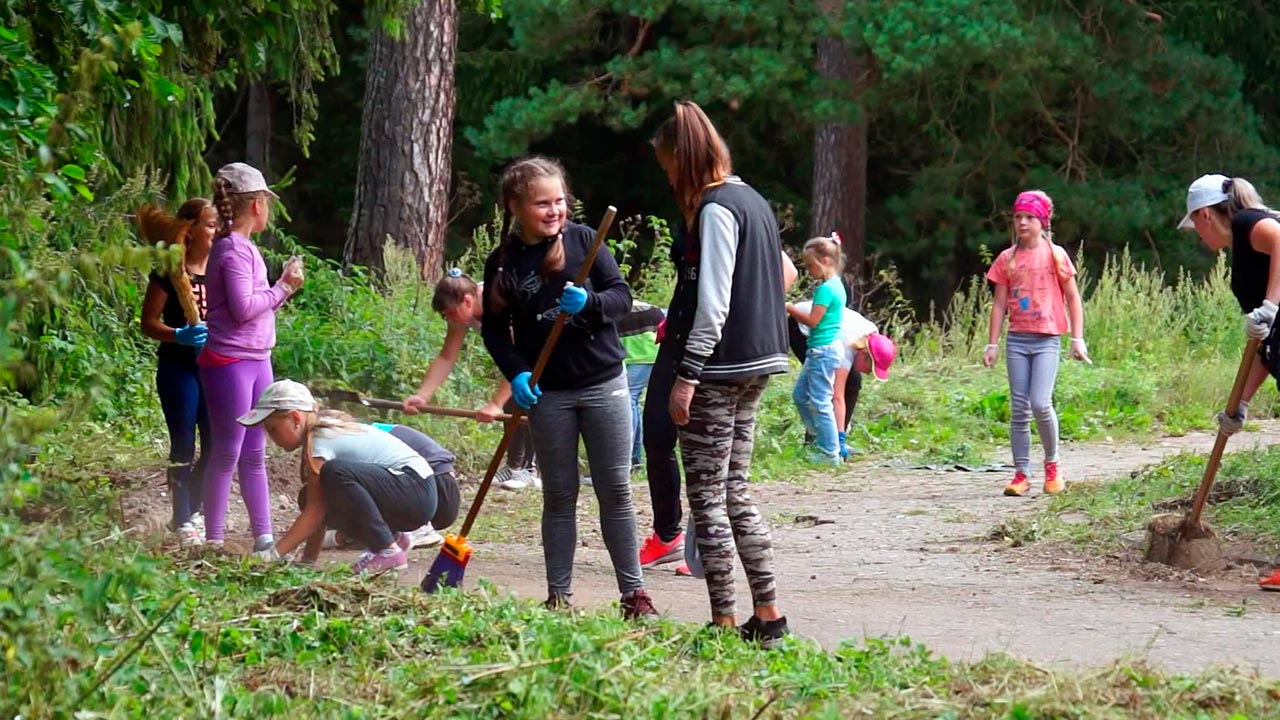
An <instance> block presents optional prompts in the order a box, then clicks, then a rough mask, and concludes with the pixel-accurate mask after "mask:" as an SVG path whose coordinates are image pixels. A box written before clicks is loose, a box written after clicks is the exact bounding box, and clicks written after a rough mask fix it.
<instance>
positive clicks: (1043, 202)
mask: <svg viewBox="0 0 1280 720" xmlns="http://www.w3.org/2000/svg"><path fill="white" fill-rule="evenodd" d="M1013 211H1014V212H1016V213H1017V212H1025V213H1030V214H1032V215H1034V216H1036V217H1037V218H1039V219H1040V222H1042V223H1044V224H1045V226H1046V227H1048V225H1049V220H1050V218H1052V217H1053V201H1051V200H1049V199H1048V198H1047V197H1045V196H1043V195H1041V194H1040V193H1034V192H1024V193H1019V194H1018V199H1017V200H1014V201H1013Z"/></svg>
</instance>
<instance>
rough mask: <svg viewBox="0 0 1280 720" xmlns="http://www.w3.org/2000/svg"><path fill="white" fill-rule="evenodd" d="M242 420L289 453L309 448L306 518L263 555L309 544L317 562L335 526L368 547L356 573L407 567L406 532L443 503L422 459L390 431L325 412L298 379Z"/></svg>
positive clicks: (269, 394)
mask: <svg viewBox="0 0 1280 720" xmlns="http://www.w3.org/2000/svg"><path fill="white" fill-rule="evenodd" d="M236 420H237V422H239V423H240V424H241V425H243V426H246V427H251V428H256V427H257V426H259V425H261V426H262V428H263V429H265V430H266V432H267V435H269V436H270V437H271V440H272V441H273V442H275V444H277V445H279V446H280V447H281V448H284V449H285V450H288V451H293V450H297V449H298V448H303V453H302V461H301V473H302V484H303V487H304V489H305V492H306V503H305V504H304V506H303V509H302V514H301V515H299V516H298V519H297V520H294V521H293V524H292V525H290V526H289V529H288V531H286V532H285V534H284V536H283V537H281V538H280V541H279V542H278V543H275V544H274V546H270V547H268V548H266V549H265V550H264V552H263V553H262V554H263V556H265V557H268V558H272V559H275V558H278V557H280V556H281V555H284V556H288V555H289V554H290V553H292V552H293V551H294V550H295V549H296V548H297V547H298V546H299V545H301V544H302V543H304V542H305V543H306V544H307V547H306V557H307V559H310V560H314V558H315V557H316V555H318V554H319V552H320V548H321V546H322V545H323V543H324V533H325V527H326V526H329V527H333V528H335V529H337V530H338V531H339V532H341V533H342V534H344V535H346V536H348V537H352V538H355V539H356V540H359V541H360V542H362V543H363V544H364V545H365V547H367V548H368V549H369V550H368V552H366V553H365V554H364V555H363V556H361V557H360V559H359V560H357V561H356V564H355V568H354V569H355V571H356V572H357V573H361V572H371V573H379V572H385V571H387V570H403V569H405V568H407V567H409V559H408V555H407V552H408V550H409V547H410V538H409V535H408V532H409V531H411V530H414V529H416V528H419V527H421V526H422V525H424V524H425V523H427V522H430V521H431V520H432V518H433V517H434V516H435V514H436V507H437V505H438V503H439V501H440V497H439V492H438V488H437V485H436V480H435V478H434V477H432V473H431V466H430V465H429V464H428V463H427V461H426V459H425V458H423V457H422V455H420V454H418V453H417V452H416V451H414V450H413V448H411V447H409V446H408V445H407V444H406V443H404V442H403V441H402V440H400V439H399V438H397V437H396V436H395V435H392V434H391V433H389V432H384V431H382V430H379V429H378V428H376V427H374V426H372V425H365V424H363V423H359V422H355V421H354V420H352V419H351V418H350V417H349V416H347V415H345V414H344V413H339V412H335V411H332V410H326V411H322V410H320V408H319V406H318V405H317V404H316V401H315V398H314V397H313V396H312V395H311V391H310V390H308V389H307V388H306V386H305V385H303V384H301V383H296V382H294V381H292V380H281V381H279V382H275V383H272V384H271V385H270V386H268V387H267V389H266V390H264V391H263V392H262V396H261V397H259V398H258V401H257V402H256V403H255V404H254V406H253V409H252V410H250V411H249V412H247V413H245V414H244V415H242V416H240V417H239V418H236Z"/></svg>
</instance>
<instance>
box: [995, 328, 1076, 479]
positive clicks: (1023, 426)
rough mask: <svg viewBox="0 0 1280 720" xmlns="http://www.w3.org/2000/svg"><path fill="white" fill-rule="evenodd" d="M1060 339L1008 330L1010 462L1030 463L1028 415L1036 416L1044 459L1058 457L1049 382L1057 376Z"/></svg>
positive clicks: (1022, 468)
mask: <svg viewBox="0 0 1280 720" xmlns="http://www.w3.org/2000/svg"><path fill="white" fill-rule="evenodd" d="M1061 352H1062V342H1061V340H1060V339H1059V338H1058V336H1057V335H1036V334H1032V333H1009V336H1008V338H1007V340H1006V348H1005V362H1006V364H1007V366H1008V368H1009V403H1010V405H1011V406H1012V408H1011V412H1010V418H1009V442H1010V445H1012V446H1013V466H1014V468H1015V469H1016V470H1018V471H1019V472H1024V473H1025V472H1027V471H1028V469H1029V468H1030V467H1031V417H1032V416H1033V415H1034V416H1035V419H1036V429H1037V430H1039V431H1040V443H1041V444H1042V445H1044V461H1045V462H1057V461H1058V413H1057V412H1056V411H1054V409H1053V385H1054V383H1055V382H1056V381H1057V379H1058V356H1059V354H1060V353H1061Z"/></svg>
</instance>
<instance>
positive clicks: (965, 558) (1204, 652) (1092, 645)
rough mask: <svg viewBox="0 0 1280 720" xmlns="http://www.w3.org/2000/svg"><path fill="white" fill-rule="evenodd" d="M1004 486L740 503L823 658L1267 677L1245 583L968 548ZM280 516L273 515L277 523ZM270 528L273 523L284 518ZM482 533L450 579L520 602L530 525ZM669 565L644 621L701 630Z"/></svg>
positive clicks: (882, 477)
mask: <svg viewBox="0 0 1280 720" xmlns="http://www.w3.org/2000/svg"><path fill="white" fill-rule="evenodd" d="M1241 438H1242V440H1239V441H1237V443H1236V447H1237V448H1239V447H1248V446H1249V445H1252V444H1271V443H1277V442H1280V424H1270V425H1267V426H1265V427H1264V428H1263V429H1262V430H1261V431H1259V432H1253V433H1248V434H1245V435H1243V436H1241ZM1211 445H1212V438H1211V436H1209V435H1206V434H1192V435H1189V436H1186V437H1182V438H1165V439H1162V440H1157V441H1153V442H1151V443H1148V444H1145V445H1127V444H1088V445H1074V446H1068V447H1065V448H1064V451H1063V453H1064V455H1063V467H1064V469H1066V471H1067V472H1069V473H1070V476H1069V477H1071V478H1076V479H1104V478H1108V477H1115V476H1117V475H1122V474H1124V473H1126V472H1129V471H1132V470H1136V469H1138V468H1140V467H1142V466H1145V465H1147V464H1149V463H1152V462H1155V461H1157V460H1159V459H1161V458H1164V457H1166V456H1169V455H1172V454H1175V453H1178V452H1181V451H1184V450H1188V451H1197V452H1198V451H1203V450H1205V449H1206V448H1208V447H1210V446H1211ZM1005 480H1006V478H1005V475H1004V474H1003V473H1001V474H995V473H967V472H935V471H924V470H912V469H907V468H902V467H886V466H884V465H881V464H877V463H876V462H874V461H863V462H860V463H857V464H855V465H853V466H852V467H851V468H849V469H847V470H845V471H843V472H841V473H840V474H839V475H838V476H836V477H833V478H814V479H809V480H808V481H806V482H805V483H804V484H800V485H791V484H781V483H774V484H764V485H761V486H758V488H757V490H756V497H757V501H758V502H759V504H760V505H761V507H762V509H763V510H764V512H766V514H767V515H768V517H769V518H770V520H771V522H772V525H773V527H774V544H775V553H776V564H777V573H778V587H779V594H780V600H781V603H782V607H783V609H784V611H785V612H786V614H787V616H788V618H789V620H790V623H791V625H792V628H793V629H794V631H795V632H797V633H799V634H801V635H803V636H806V637H810V638H813V639H815V640H817V641H819V642H821V643H822V644H824V645H827V646H835V645H838V644H839V643H840V642H842V641H844V640H850V639H852V640H858V639H861V638H863V637H864V636H871V637H875V636H900V635H905V636H908V637H910V638H911V639H912V640H914V641H917V642H921V643H924V644H925V645H927V646H928V647H929V648H930V649H931V650H933V651H934V652H936V653H939V654H941V655H944V656H946V657H948V658H951V659H954V660H964V659H976V658H979V657H981V656H982V655H984V654H986V653H988V652H992V651H1003V652H1008V653H1011V654H1013V655H1016V656H1019V657H1023V658H1027V659H1030V660H1032V661H1035V662H1038V663H1044V664H1059V663H1065V664H1071V665H1085V666H1092V665H1099V664H1103V663H1107V662H1110V661H1112V660H1115V659H1116V658H1119V657H1121V656H1125V655H1130V656H1142V657H1146V658H1148V659H1150V660H1151V661H1153V662H1154V663H1156V664H1158V665H1160V666H1163V667H1165V668H1167V669H1169V670H1173V671H1191V670H1197V669H1201V668H1204V667H1207V666H1211V665H1218V664H1240V665H1244V666H1247V667H1256V668H1257V669H1259V670H1260V671H1261V672H1262V673H1263V674H1265V675H1268V676H1272V677H1276V676H1280V653H1277V652H1276V647H1277V644H1278V643H1280V597H1278V596H1275V595H1268V594H1264V593H1260V592H1258V591H1257V590H1256V587H1255V586H1254V585H1253V584H1252V579H1253V578H1255V577H1256V572H1253V571H1251V570H1240V571H1238V572H1235V573H1228V574H1227V575H1224V576H1218V577H1214V578H1211V579H1207V580H1205V579H1199V578H1195V577H1190V576H1185V575H1178V574H1175V573H1172V572H1164V573H1161V572H1153V573H1143V572H1135V571H1134V568H1133V567H1132V566H1131V565H1129V566H1124V565H1123V564H1121V563H1118V562H1115V561H1113V560H1108V559H1106V558H1088V557H1081V556H1080V555H1078V554H1072V553H1067V552H1060V551H1054V550H1052V549H1046V548H1045V546H1034V547H1032V548H1019V549H1013V548H1008V547H1006V546H1005V545H1003V544H1001V543H997V542H992V541H989V540H986V539H985V536H986V535H987V534H988V533H989V532H990V530H991V529H992V527H993V526H995V525H996V524H998V523H999V522H1000V521H1001V520H1002V519H1004V518H1007V517H1009V516H1010V515H1012V514H1023V515H1025V514H1030V513H1033V512H1035V510H1036V509H1037V508H1038V507H1041V506H1042V501H1041V500H1040V499H1038V498H1035V497H1032V498H1005V497H1002V496H1001V495H1000V489H1001V487H1002V486H1003V483H1004V481H1005ZM636 501H637V503H638V505H639V507H640V509H641V511H642V514H643V517H642V518H641V529H642V531H647V530H648V529H649V527H650V526H649V518H648V511H647V505H648V493H647V489H646V488H644V487H643V485H637V486H636ZM538 502H539V499H538V497H537V495H536V493H529V494H527V495H522V496H520V497H519V498H516V499H510V498H509V499H508V500H507V501H506V502H502V503H500V504H499V505H498V506H496V507H495V508H492V509H491V512H510V508H512V507H513V505H514V504H519V505H523V506H526V510H527V509H528V508H530V507H532V506H536V504H537V503H538ZM579 502H580V505H581V508H580V510H581V511H580V513H579V519H580V521H579V532H580V539H581V545H582V547H580V548H579V551H578V556H577V570H576V574H575V581H574V603H575V604H576V605H579V606H583V605H596V604H605V603H608V602H610V601H613V600H615V599H616V587H615V584H614V579H613V575H612V571H611V569H610V565H609V562H608V556H607V554H606V553H605V550H604V546H603V543H602V542H601V540H600V534H599V527H598V524H597V522H596V520H595V518H596V517H598V516H597V514H596V508H595V500H594V498H593V497H591V495H590V494H589V493H584V494H583V497H582V499H581V500H580V501H579ZM287 504H288V503H284V502H282V503H280V506H281V507H282V510H283V508H284V507H286V506H287ZM235 505H238V501H236V500H233V506H235ZM499 507H501V508H503V510H498V508H499ZM237 509H238V508H237ZM241 512H242V510H241ZM282 515H283V516H282V517H281V518H280V522H281V524H283V523H287V522H288V520H289V519H291V514H290V513H287V512H283V513H282ZM521 515H522V516H532V517H536V514H534V513H530V512H525V513H521ZM804 515H814V516H818V517H820V518H823V519H830V520H833V521H834V522H832V523H830V524H822V525H818V526H816V527H809V526H802V525H798V524H796V523H795V522H794V521H793V520H794V518H795V517H797V516H804ZM485 524H486V522H485V519H484V518H483V517H482V519H481V521H480V523H479V524H478V527H477V528H476V530H475V531H474V532H473V533H472V534H473V536H474V541H475V547H476V555H475V557H474V558H473V559H472V561H471V564H470V567H469V568H468V583H469V584H471V583H474V582H475V581H476V579H478V578H481V577H483V578H485V579H487V580H489V581H492V582H494V583H496V584H498V585H499V586H502V587H506V588H509V589H510V590H511V591H513V592H514V593H516V594H517V595H518V596H520V597H524V598H531V599H539V600H540V599H542V598H543V597H545V581H544V573H543V567H542V553H541V548H540V547H539V546H538V540H537V537H538V528H537V525H536V522H526V523H525V525H527V527H524V526H521V527H518V528H515V529H514V530H513V531H512V532H510V535H511V537H512V538H513V539H514V541H513V542H506V543H486V542H484V537H485ZM241 527H243V525H242V526H241ZM351 557H352V556H351V555H349V554H335V556H334V557H332V559H333V560H334V561H342V560H345V561H347V562H349V561H350V558H351ZM434 557H435V552H434V551H433V550H417V551H415V553H414V554H413V556H412V564H411V568H410V571H409V572H408V573H406V574H404V577H403V578H402V581H403V582H415V583H416V582H417V580H418V579H419V578H420V577H421V576H422V574H423V573H424V572H425V571H426V568H427V566H428V565H429V564H430V563H431V561H432V560H433V559H434ZM674 567H675V566H674V565H665V566H661V567H659V568H656V569H654V570H650V571H646V579H647V582H648V585H649V589H650V592H651V594H652V595H653V597H654V600H655V602H656V604H657V605H658V608H659V610H661V611H663V612H665V613H667V614H668V615H670V616H671V617H674V618H678V619H681V620H687V621H690V622H697V623H702V622H705V621H706V620H707V619H708V617H709V615H708V612H709V611H708V607H707V597H706V590H705V586H704V585H703V584H702V582H701V581H698V580H693V579H689V578H680V577H677V576H675V574H674V572H673V568H674ZM738 587H739V592H740V593H741V594H740V603H742V604H743V605H742V607H740V612H741V611H743V610H744V609H745V608H746V603H748V602H749V597H748V596H746V582H745V578H743V577H741V576H740V581H739V584H738Z"/></svg>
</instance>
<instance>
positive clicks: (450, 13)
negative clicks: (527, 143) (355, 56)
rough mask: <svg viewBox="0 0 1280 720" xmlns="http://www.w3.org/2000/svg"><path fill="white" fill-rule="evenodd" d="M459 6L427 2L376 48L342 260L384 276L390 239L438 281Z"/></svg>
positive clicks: (377, 38)
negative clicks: (385, 250)
mask: <svg viewBox="0 0 1280 720" xmlns="http://www.w3.org/2000/svg"><path fill="white" fill-rule="evenodd" d="M457 37H458V9H457V4H456V3H455V2H454V0H421V2H420V4H419V5H418V6H417V7H416V8H414V9H413V11H412V12H411V13H409V15H408V17H406V18H405V21H404V27H403V35H402V37H401V38H400V39H398V40H397V39H393V38H391V37H390V36H388V35H387V34H386V33H385V32H383V31H382V29H380V28H379V29H378V30H376V31H375V32H374V33H373V34H372V36H371V39H370V43H369V57H368V69H367V71H366V75H365V89H364V109H363V118H362V122H361V125H360V161H359V168H358V169H357V172H356V196H355V204H354V207H353V208H352V213H351V224H350V226H349V227H348V229H347V241H346V247H345V248H344V250H343V260H344V262H345V263H346V265H347V267H351V266H352V265H364V266H366V267H368V268H370V269H371V270H372V271H373V272H374V273H377V274H380V273H381V272H382V270H383V259H382V248H383V245H384V244H385V243H386V242H387V240H388V239H389V240H391V241H393V242H395V243H397V244H398V245H401V246H402V247H408V248H410V249H412V250H413V253H414V255H415V256H416V257H417V259H418V267H419V270H420V272H421V275H422V278H423V279H424V280H426V281H429V282H434V281H435V280H436V279H437V278H438V277H439V274H440V270H441V264H442V261H443V256H444V240H445V231H446V229H447V228H446V225H447V223H448V217H449V176H450V172H451V170H452V150H453V148H452V141H453V135H452V133H453V114H454V100H455V96H454V61H455V57H456V53H457Z"/></svg>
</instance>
